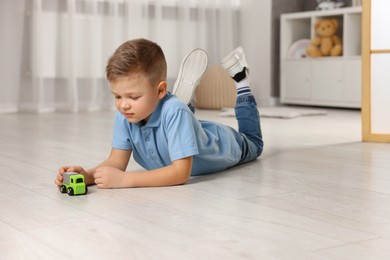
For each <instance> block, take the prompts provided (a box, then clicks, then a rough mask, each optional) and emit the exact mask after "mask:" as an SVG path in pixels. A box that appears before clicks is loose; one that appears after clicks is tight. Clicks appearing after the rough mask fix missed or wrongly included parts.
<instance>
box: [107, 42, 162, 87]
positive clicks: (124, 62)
mask: <svg viewBox="0 0 390 260" xmlns="http://www.w3.org/2000/svg"><path fill="white" fill-rule="evenodd" d="M139 74H142V75H143V76H145V77H146V78H147V79H148V80H149V82H150V84H151V85H153V86H154V85H156V84H158V83H159V82H160V81H166V78H167V63H166V60H165V56H164V52H163V51H162V49H161V47H160V46H159V45H158V44H156V43H154V42H152V41H149V40H146V39H135V40H130V41H127V42H125V43H123V44H122V45H121V46H119V47H118V48H117V49H116V51H115V52H114V54H113V55H112V56H111V57H110V59H109V60H108V63H107V66H106V77H107V79H108V81H109V82H115V81H116V80H118V79H120V78H126V77H131V76H132V75H139Z"/></svg>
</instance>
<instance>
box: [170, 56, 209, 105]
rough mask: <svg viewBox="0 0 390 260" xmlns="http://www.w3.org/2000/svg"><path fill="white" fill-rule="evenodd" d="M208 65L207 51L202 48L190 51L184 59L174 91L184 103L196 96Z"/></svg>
mask: <svg viewBox="0 0 390 260" xmlns="http://www.w3.org/2000/svg"><path fill="white" fill-rule="evenodd" d="M207 65H208V56H207V53H206V52H205V51H204V50H202V49H194V50H192V51H190V52H189V53H188V54H187V55H186V56H185V57H184V59H183V60H182V62H181V65H180V70H179V75H178V77H177V80H176V82H175V84H174V86H173V91H172V93H173V94H175V95H176V96H177V97H178V98H179V99H180V100H182V101H183V102H184V103H186V104H189V103H190V102H191V100H192V97H193V96H194V93H195V89H196V87H197V86H198V85H199V82H200V80H201V79H202V77H203V75H204V73H205V72H206V69H207Z"/></svg>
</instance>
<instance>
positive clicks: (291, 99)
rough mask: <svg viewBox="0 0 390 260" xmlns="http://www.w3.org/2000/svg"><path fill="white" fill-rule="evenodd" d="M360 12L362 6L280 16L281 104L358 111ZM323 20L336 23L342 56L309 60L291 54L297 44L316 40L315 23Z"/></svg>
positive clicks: (359, 94) (359, 100)
mask: <svg viewBox="0 0 390 260" xmlns="http://www.w3.org/2000/svg"><path fill="white" fill-rule="evenodd" d="M361 11H362V9H361V7H349V8H342V9H335V10H328V11H312V12H302V13H290V14H283V15H282V16H281V36H280V38H281V42H280V57H281V61H280V64H281V73H280V76H281V79H280V82H281V102H282V103H285V104H303V105H319V106H333V107H351V108H360V106H361V86H362V85H361V56H360V55H361ZM323 18H335V19H337V20H338V22H339V24H340V26H339V29H338V32H337V34H338V36H339V37H340V39H341V40H342V43H343V54H342V56H338V57H320V58H310V57H299V56H298V55H291V54H294V52H292V51H291V47H292V46H296V43H297V42H299V41H301V42H302V40H305V39H306V40H310V39H312V38H314V37H315V31H314V24H315V23H316V21H318V20H320V19H323ZM294 44H295V45H294ZM297 52H299V48H297ZM297 56H298V57H297Z"/></svg>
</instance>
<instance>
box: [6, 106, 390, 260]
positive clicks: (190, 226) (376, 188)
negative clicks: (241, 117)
mask: <svg viewBox="0 0 390 260" xmlns="http://www.w3.org/2000/svg"><path fill="white" fill-rule="evenodd" d="M218 114H219V112H218V111H206V110H198V111H197V113H196V115H197V116H198V118H200V119H206V120H215V121H219V122H223V123H225V124H228V125H231V126H233V127H236V122H235V119H234V118H223V117H219V116H218ZM0 122H1V125H0V147H1V148H0V205H1V206H0V259H353V260H356V259H364V260H367V259H375V260H377V259H390V144H383V143H363V142H361V123H360V111H357V110H338V109H329V110H328V114H327V115H325V116H310V117H299V118H295V119H273V118H262V121H261V123H262V129H263V135H264V141H265V149H264V153H263V155H262V156H261V157H260V158H259V159H258V160H256V161H255V162H251V163H248V164H244V165H241V166H238V167H234V168H231V169H228V170H225V171H222V172H219V173H215V174H210V175H204V176H201V177H193V178H191V179H190V181H189V183H188V184H186V185H181V186H174V187H163V188H136V189H107V190H104V189H97V188H96V187H95V186H92V187H90V188H89V193H88V194H87V195H86V196H78V197H70V196H68V195H66V194H61V193H60V192H59V191H58V190H57V188H56V187H55V185H54V178H55V176H56V172H57V169H58V168H59V167H60V166H61V165H74V164H76V165H82V166H84V167H86V168H89V167H92V166H95V165H96V164H97V163H99V162H101V161H102V160H104V159H105V158H106V157H107V155H108V153H109V150H110V142H111V134H112V125H113V112H110V111H107V112H85V113H77V114H76V113H75V114H72V113H47V114H23V113H21V114H2V115H0ZM135 169H140V166H138V165H137V164H136V163H135V162H134V161H133V160H131V161H130V164H129V167H128V170H129V171H131V170H135Z"/></svg>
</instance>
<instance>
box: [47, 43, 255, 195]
mask: <svg viewBox="0 0 390 260" xmlns="http://www.w3.org/2000/svg"><path fill="white" fill-rule="evenodd" d="M207 62H208V59H207V54H206V52H205V51H203V50H201V49H195V50H193V51H192V52H190V53H189V54H188V55H187V56H186V57H185V58H184V60H183V62H182V64H181V67H180V71H179V77H178V79H177V81H176V83H175V85H174V89H173V93H174V94H176V95H177V96H179V97H180V99H181V100H180V99H179V98H178V97H177V96H176V95H173V94H171V93H169V92H167V82H166V77H167V65H166V61H165V57H164V54H163V51H162V50H161V48H160V46H158V45H157V44H156V43H154V42H151V41H149V40H145V39H136V40H131V41H128V42H125V43H124V44H122V45H121V46H119V48H118V49H117V50H116V51H115V53H114V54H113V55H112V56H111V58H110V59H109V61H108V64H107V67H106V76H107V79H108V81H109V82H110V86H111V90H112V94H113V95H114V98H115V105H116V108H117V111H116V115H115V124H114V135H113V141H112V150H111V154H110V155H109V157H108V159H107V160H105V161H104V162H102V163H101V164H100V165H98V166H96V167H95V168H93V169H90V170H84V169H83V168H82V167H80V166H63V167H61V168H60V169H59V171H58V174H57V178H56V181H55V183H56V184H57V186H60V185H62V181H63V177H62V175H63V173H64V172H67V171H72V172H79V173H81V174H83V175H84V176H85V181H86V183H87V185H92V184H96V185H97V187H98V188H126V187H148V186H149V187H150V186H169V185H179V184H185V183H186V182H187V181H188V179H189V177H190V176H191V175H192V176H196V175H201V174H205V173H211V172H216V171H221V170H224V169H226V168H229V167H232V166H234V165H237V164H241V163H245V162H249V161H253V160H255V159H256V158H257V157H258V156H260V154H261V153H262V150H263V141H262V134H261V128H260V119H259V113H258V110H257V105H256V102H255V99H254V97H253V95H252V92H251V89H250V88H249V82H248V78H247V67H248V65H247V62H246V60H245V55H244V53H243V51H242V48H240V47H239V48H237V49H236V50H234V51H233V52H232V53H230V54H229V55H227V56H226V57H225V58H224V59H223V60H222V61H221V63H222V66H223V67H224V68H225V69H226V70H227V71H228V72H229V73H230V75H231V76H232V78H233V79H234V80H235V82H236V86H237V103H236V107H235V111H236V117H237V121H238V128H239V132H237V131H236V130H234V129H232V128H231V127H228V126H225V125H222V124H218V123H213V122H208V121H198V120H197V119H196V118H195V116H194V114H193V112H192V111H191V109H190V108H192V106H191V104H190V103H191V99H192V96H193V93H194V90H195V88H196V86H197V85H198V83H199V81H200V79H201V77H202V75H203V74H204V72H205V70H206V68H207ZM183 101H184V102H185V103H183ZM132 154H133V156H134V159H135V161H137V162H138V163H139V164H140V165H141V166H143V167H144V168H145V169H146V170H147V171H141V172H126V167H127V164H128V162H129V159H130V156H131V155H132Z"/></svg>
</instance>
